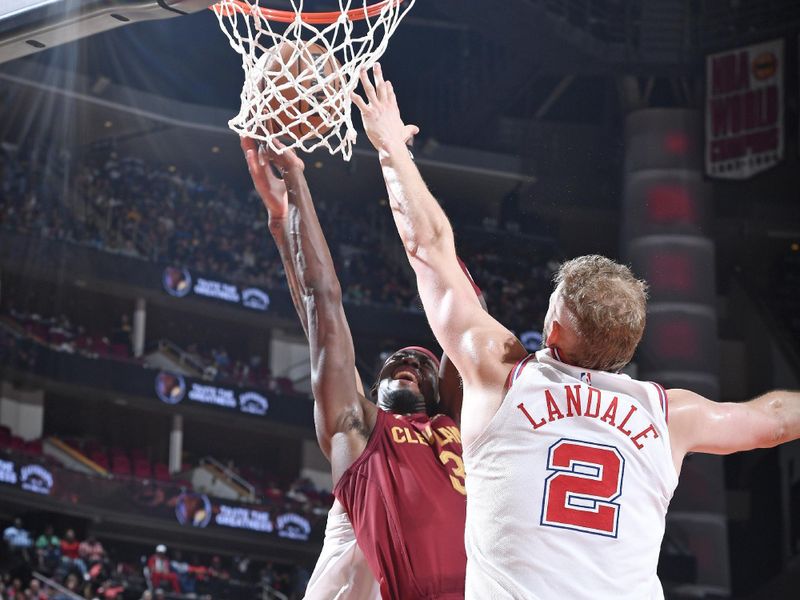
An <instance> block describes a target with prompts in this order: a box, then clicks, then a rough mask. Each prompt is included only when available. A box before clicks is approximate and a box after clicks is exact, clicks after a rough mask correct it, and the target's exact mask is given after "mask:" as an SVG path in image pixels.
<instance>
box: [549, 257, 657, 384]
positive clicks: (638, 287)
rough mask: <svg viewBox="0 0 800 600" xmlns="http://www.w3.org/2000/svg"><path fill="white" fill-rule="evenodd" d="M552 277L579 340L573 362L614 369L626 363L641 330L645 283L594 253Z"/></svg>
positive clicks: (561, 269) (585, 365)
mask: <svg viewBox="0 0 800 600" xmlns="http://www.w3.org/2000/svg"><path fill="white" fill-rule="evenodd" d="M554 281H555V283H556V285H559V286H561V289H560V291H559V295H560V297H561V298H562V300H563V301H564V305H565V306H566V308H567V310H568V311H569V312H570V323H571V324H572V325H573V326H574V328H575V333H576V334H577V336H578V339H579V340H580V342H579V345H578V348H577V349H576V350H575V351H574V352H573V355H572V357H571V358H572V359H573V361H575V362H576V363H577V366H580V367H584V368H586V369H596V370H599V371H611V372H616V371H619V370H620V369H621V368H622V367H624V366H625V365H626V364H628V363H629V362H630V361H631V359H632V358H633V353H634V352H635V351H636V346H638V345H639V341H640V340H641V339H642V334H643V333H644V325H645V320H646V317H647V283H646V282H644V281H642V280H640V279H636V277H634V275H633V273H632V272H631V270H630V269H629V268H628V267H626V266H625V265H620V264H618V263H616V262H614V261H613V260H611V259H609V258H606V257H605V256H599V255H597V254H591V255H588V256H579V257H578V258H573V259H572V260H568V261H567V262H565V263H564V264H562V265H561V267H560V268H559V270H558V272H557V273H556V274H555V277H554Z"/></svg>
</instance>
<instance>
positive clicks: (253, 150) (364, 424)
mask: <svg viewBox="0 0 800 600" xmlns="http://www.w3.org/2000/svg"><path fill="white" fill-rule="evenodd" d="M242 149H243V150H244V152H245V157H246V159H247V164H248V168H249V170H250V174H251V177H252V179H253V183H254V184H255V187H256V190H257V191H258V193H259V195H260V196H261V198H262V201H263V202H264V205H265V206H266V208H267V211H268V214H269V228H270V232H271V233H272V235H273V237H274V239H275V241H276V243H277V245H278V249H279V252H280V255H281V260H282V262H283V265H284V268H285V270H286V277H287V280H288V282H289V289H290V291H291V295H292V299H293V301H294V304H295V308H296V309H297V312H298V315H299V316H300V319H301V321H302V323H303V327H304V329H305V331H306V334H307V336H308V338H309V345H310V351H311V378H312V389H313V392H314V399H315V404H314V417H315V418H314V421H315V426H316V430H317V439H318V441H319V444H320V447H321V448H322V451H323V452H324V453H325V455H326V456H327V457H328V459H329V460H330V462H331V471H332V476H333V482H334V486H335V487H334V493H335V495H336V498H337V499H338V500H339V501H340V502H341V504H342V505H343V506H344V508H345V510H346V511H347V513H348V515H349V517H350V520H351V522H352V524H353V528H354V530H355V533H356V540H357V542H358V545H359V547H360V548H361V549H362V551H363V553H364V556H365V557H366V560H367V562H368V564H369V566H370V569H371V570H372V572H373V573H374V575H375V577H376V579H377V580H378V582H379V585H380V592H381V596H382V597H383V598H384V599H398V600H409V599H413V598H430V599H434V598H436V599H443V600H444V599H450V598H463V597H464V577H465V569H466V554H465V551H464V520H465V513H466V496H465V491H464V467H463V463H462V460H461V435H460V432H459V430H458V426H457V424H456V421H454V420H453V418H452V417H451V416H445V415H442V414H437V413H438V412H440V411H441V410H442V408H441V407H440V404H439V397H440V394H439V376H438V374H439V361H438V360H437V359H436V357H435V356H434V355H433V354H432V353H431V352H430V351H428V350H426V349H424V348H420V347H409V348H404V349H402V350H399V351H397V352H395V353H394V354H392V355H391V356H390V357H389V359H388V360H387V361H386V363H385V364H384V366H383V368H382V369H381V372H380V374H379V376H378V381H377V382H376V384H375V386H374V387H373V388H372V391H371V395H372V397H373V398H374V400H375V403H374V404H373V403H372V402H370V401H369V400H367V398H366V397H365V396H364V394H363V390H362V389H361V388H360V381H359V378H358V376H357V374H356V375H354V374H355V371H356V367H355V353H354V348H353V340H352V336H351V334H350V328H349V326H348V323H347V319H346V317H345V314H344V308H343V306H342V294H341V288H340V285H339V281H338V279H337V277H336V273H335V271H334V266H333V261H332V259H331V256H330V252H329V250H328V246H327V243H326V241H325V237H324V235H323V233H322V229H321V227H320V225H319V221H318V219H317V215H316V212H315V210H314V206H313V203H312V200H311V194H310V192H309V190H308V186H307V184H306V181H305V177H304V176H303V163H302V161H301V160H300V159H299V158H298V157H297V156H296V155H295V154H294V152H292V151H291V150H285V151H284V152H283V153H282V154H280V155H278V154H277V153H274V152H268V151H267V150H266V149H263V148H261V149H259V148H257V146H256V143H255V142H254V141H253V140H248V139H243V140H242ZM270 163H271V164H272V165H274V166H275V167H276V168H277V169H278V170H279V171H280V172H281V174H282V176H283V179H282V180H281V179H279V178H278V177H276V176H275V174H274V173H273V172H272V170H271V164H270ZM450 387H451V388H453V387H457V386H452V385H451V386H450ZM453 416H456V418H457V415H453Z"/></svg>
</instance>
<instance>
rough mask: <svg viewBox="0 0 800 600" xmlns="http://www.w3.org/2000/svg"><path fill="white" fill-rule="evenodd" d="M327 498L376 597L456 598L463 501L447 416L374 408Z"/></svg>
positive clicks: (460, 588)
mask: <svg viewBox="0 0 800 600" xmlns="http://www.w3.org/2000/svg"><path fill="white" fill-rule="evenodd" d="M334 494H335V495H336V497H337V498H338V499H339V502H341V503H342V505H343V506H344V508H345V510H347V513H348V515H350V521H351V522H352V523H353V529H354V530H355V533H356V541H357V542H358V545H359V546H360V547H361V550H362V551H363V552H364V556H365V557H366V560H367V563H369V566H370V568H371V569H372V572H373V573H374V574H375V577H376V579H377V580H378V582H379V583H380V587H381V596H382V598H383V599H384V600H389V599H396V600H410V599H416V598H429V599H434V598H436V599H448V600H450V599H455V598H463V597H464V578H465V575H466V565H467V556H466V552H465V551H464V520H465V517H466V509H467V496H466V491H465V489H464V463H463V462H462V460H461V433H460V432H459V430H458V427H457V426H456V424H455V422H454V421H453V420H452V419H451V418H450V417H446V416H443V415H437V416H435V417H433V418H431V417H429V416H428V415H426V414H415V415H395V414H392V413H387V412H385V411H382V410H379V411H378V418H377V419H376V421H375V429H374V430H373V432H372V435H371V436H370V438H369V442H367V447H366V448H365V449H364V452H363V454H362V455H361V456H359V457H358V460H356V461H355V462H354V463H353V464H352V465H351V466H350V468H349V469H347V471H345V473H344V475H342V478H341V479H340V480H339V482H338V483H337V484H336V488H335V489H334Z"/></svg>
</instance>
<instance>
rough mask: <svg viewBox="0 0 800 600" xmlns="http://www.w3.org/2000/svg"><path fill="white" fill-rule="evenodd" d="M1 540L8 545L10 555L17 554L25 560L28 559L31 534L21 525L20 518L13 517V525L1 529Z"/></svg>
mask: <svg viewBox="0 0 800 600" xmlns="http://www.w3.org/2000/svg"><path fill="white" fill-rule="evenodd" d="M3 541H4V542H5V543H6V546H7V547H8V552H9V554H10V555H11V556H17V557H20V558H22V559H23V560H25V561H30V558H31V557H30V548H31V546H33V542H32V541H31V534H30V533H28V530H27V529H25V528H24V527H23V526H22V519H20V518H19V517H17V518H16V519H14V523H13V525H9V526H8V527H6V529H5V531H3Z"/></svg>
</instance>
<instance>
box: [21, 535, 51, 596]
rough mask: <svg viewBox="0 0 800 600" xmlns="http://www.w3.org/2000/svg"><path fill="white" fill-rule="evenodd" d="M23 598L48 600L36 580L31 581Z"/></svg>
mask: <svg viewBox="0 0 800 600" xmlns="http://www.w3.org/2000/svg"><path fill="white" fill-rule="evenodd" d="M51 529H52V528H51ZM25 598H26V599H28V600H49V598H50V597H49V596H48V595H47V592H45V591H44V590H43V589H42V584H40V583H39V580H38V579H31V581H30V583H29V584H28V589H27V590H26V591H25Z"/></svg>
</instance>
